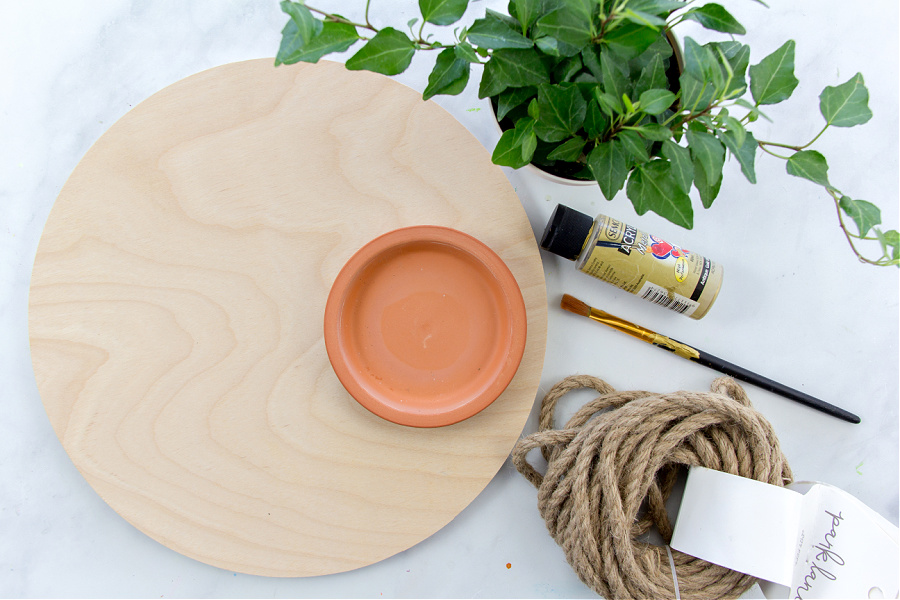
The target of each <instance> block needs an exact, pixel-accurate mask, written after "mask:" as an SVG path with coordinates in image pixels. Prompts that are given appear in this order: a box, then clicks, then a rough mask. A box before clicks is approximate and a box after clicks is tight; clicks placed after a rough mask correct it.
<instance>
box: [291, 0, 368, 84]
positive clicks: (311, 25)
mask: <svg viewBox="0 0 900 600" xmlns="http://www.w3.org/2000/svg"><path fill="white" fill-rule="evenodd" d="M281 10H282V12H284V13H286V14H287V15H289V16H290V20H289V21H288V22H287V24H286V25H285V26H284V29H282V30H281V45H280V47H279V48H278V54H277V55H276V57H275V66H276V67H277V66H278V65H280V64H291V63H295V62H297V59H292V57H293V55H294V54H300V53H302V52H303V49H304V48H305V47H306V45H307V44H308V43H309V42H310V41H311V40H312V39H313V38H315V37H316V36H317V35H319V33H321V31H322V21H320V20H318V19H316V18H315V17H314V16H313V14H312V13H311V12H310V11H309V9H308V8H306V7H305V6H303V5H302V4H298V3H296V2H288V1H287V0H285V1H284V2H282V3H281ZM354 31H355V30H354Z"/></svg>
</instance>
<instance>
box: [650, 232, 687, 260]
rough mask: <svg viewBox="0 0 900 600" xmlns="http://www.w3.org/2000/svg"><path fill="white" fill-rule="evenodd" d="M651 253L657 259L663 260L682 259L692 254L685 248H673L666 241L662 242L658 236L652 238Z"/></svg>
mask: <svg viewBox="0 0 900 600" xmlns="http://www.w3.org/2000/svg"><path fill="white" fill-rule="evenodd" d="M650 242H651V244H650V252H651V253H652V254H653V256H655V257H656V258H658V259H660V260H663V259H666V258H669V257H670V256H672V257H674V258H682V257H685V256H687V255H688V254H690V253H691V252H690V250H685V249H684V248H679V247H678V246H673V245H672V244H670V243H669V242H667V241H665V240H661V239H659V238H658V237H656V236H653V235H651V236H650Z"/></svg>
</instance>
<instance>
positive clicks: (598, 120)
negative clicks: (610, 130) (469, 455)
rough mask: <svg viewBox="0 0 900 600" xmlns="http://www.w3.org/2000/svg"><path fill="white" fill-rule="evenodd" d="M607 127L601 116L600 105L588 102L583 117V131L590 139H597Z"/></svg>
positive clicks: (607, 122)
mask: <svg viewBox="0 0 900 600" xmlns="http://www.w3.org/2000/svg"><path fill="white" fill-rule="evenodd" d="M607 127H609V121H608V120H607V119H606V117H605V116H603V112H602V111H601V110H600V105H599V104H597V102H596V101H593V100H592V101H591V102H588V106H587V112H586V113H585V115H584V131H585V133H587V135H588V137H589V138H590V139H597V138H599V137H600V136H601V135H603V133H604V132H605V131H606V128H607Z"/></svg>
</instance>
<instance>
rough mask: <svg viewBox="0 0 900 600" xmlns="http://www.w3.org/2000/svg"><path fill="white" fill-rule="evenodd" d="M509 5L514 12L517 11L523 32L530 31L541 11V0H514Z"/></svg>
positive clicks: (516, 15)
mask: <svg viewBox="0 0 900 600" xmlns="http://www.w3.org/2000/svg"><path fill="white" fill-rule="evenodd" d="M509 5H510V9H512V12H515V13H516V14H515V17H516V19H518V21H519V23H520V24H521V25H522V32H523V33H525V32H527V31H528V28H529V27H531V26H532V24H534V22H535V20H536V19H537V17H538V15H539V14H540V12H541V0H512V2H510V3H509ZM512 12H510V14H512Z"/></svg>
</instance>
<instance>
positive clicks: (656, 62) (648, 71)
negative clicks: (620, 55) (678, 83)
mask: <svg viewBox="0 0 900 600" xmlns="http://www.w3.org/2000/svg"><path fill="white" fill-rule="evenodd" d="M668 85H669V80H668V78H667V77H666V65H665V64H664V62H663V58H662V57H661V56H660V55H659V54H656V55H654V56H653V58H651V59H650V62H649V63H647V64H646V65H645V66H644V68H642V69H641V75H640V77H638V80H637V82H636V83H635V84H634V93H635V95H636V96H638V97H640V96H641V94H643V93H644V92H646V91H647V90H652V89H666V87H667V86H668Z"/></svg>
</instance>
